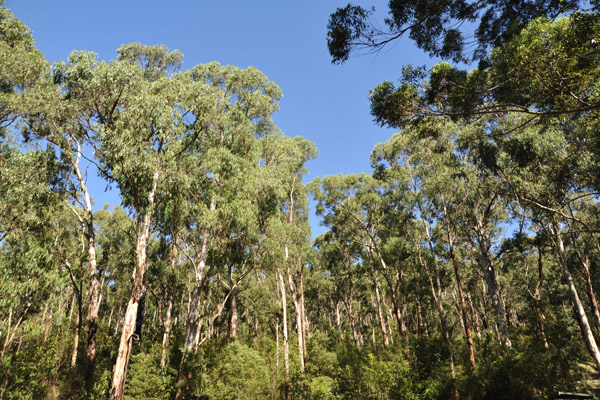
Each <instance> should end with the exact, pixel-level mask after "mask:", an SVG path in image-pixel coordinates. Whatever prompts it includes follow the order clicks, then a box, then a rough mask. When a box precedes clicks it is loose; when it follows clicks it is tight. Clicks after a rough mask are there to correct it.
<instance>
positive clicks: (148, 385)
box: [125, 346, 172, 400]
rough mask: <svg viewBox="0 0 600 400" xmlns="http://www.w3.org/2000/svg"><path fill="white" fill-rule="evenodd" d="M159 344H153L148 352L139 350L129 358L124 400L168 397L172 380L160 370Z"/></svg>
mask: <svg viewBox="0 0 600 400" xmlns="http://www.w3.org/2000/svg"><path fill="white" fill-rule="evenodd" d="M160 354H161V349H160V346H154V347H153V348H151V349H150V350H149V352H148V353H145V352H140V353H138V354H134V355H132V356H131V358H130V362H129V370H128V374H127V382H126V384H125V399H126V400H144V399H157V400H159V399H169V398H170V397H171V395H170V393H169V388H170V387H172V382H171V379H170V377H169V376H165V375H163V374H162V373H161V371H160Z"/></svg>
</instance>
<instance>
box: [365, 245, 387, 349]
mask: <svg viewBox="0 0 600 400" xmlns="http://www.w3.org/2000/svg"><path fill="white" fill-rule="evenodd" d="M369 255H371V252H369ZM369 266H370V267H371V277H372V278H373V285H374V286H375V300H376V301H377V316H378V318H379V326H380V329H381V335H382V336H383V345H384V346H385V347H389V345H390V340H389V338H388V333H387V329H386V327H385V319H384V315H383V309H382V307H381V295H380V293H379V280H378V279H377V274H376V273H375V267H374V266H373V262H372V257H369Z"/></svg>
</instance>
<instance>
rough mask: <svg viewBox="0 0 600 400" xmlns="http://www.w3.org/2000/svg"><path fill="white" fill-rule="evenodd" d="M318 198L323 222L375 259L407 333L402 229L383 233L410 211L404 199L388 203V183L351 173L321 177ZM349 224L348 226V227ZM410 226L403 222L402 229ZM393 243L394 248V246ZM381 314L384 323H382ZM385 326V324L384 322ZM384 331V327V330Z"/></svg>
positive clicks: (316, 189)
mask: <svg viewBox="0 0 600 400" xmlns="http://www.w3.org/2000/svg"><path fill="white" fill-rule="evenodd" d="M312 184H313V185H314V186H313V193H314V196H315V199H316V200H317V202H318V203H317V214H318V215H322V216H323V219H324V221H323V223H324V224H325V225H326V226H330V227H331V229H332V232H339V233H341V234H342V235H341V236H340V238H343V239H342V240H346V241H351V242H356V243H358V244H359V245H360V247H361V248H362V250H363V253H362V255H361V256H362V257H363V258H364V257H365V256H366V257H367V258H371V257H372V258H373V260H375V262H376V263H377V264H379V268H381V273H382V274H383V277H384V279H385V282H386V284H387V289H388V292H389V295H390V301H391V306H392V310H393V315H394V318H395V320H396V323H397V326H398V330H399V332H400V333H401V334H402V336H405V335H406V333H407V332H406V324H405V322H404V318H403V316H402V307H403V305H402V304H401V299H402V297H403V296H402V293H401V290H402V287H401V279H400V277H401V275H402V264H401V261H402V255H401V254H400V255H398V254H394V251H393V250H392V248H393V247H394V243H396V244H397V243H398V242H397V240H396V239H398V237H399V236H400V235H401V234H402V232H401V230H400V231H398V232H395V233H394V235H393V236H390V237H386V236H384V235H382V233H381V230H382V229H383V225H384V224H385V223H386V222H389V221H386V222H384V221H385V219H386V218H388V217H389V218H390V219H391V218H392V217H395V218H400V219H402V218H405V217H407V215H406V214H405V212H406V210H405V209H404V206H405V205H404V204H402V203H401V202H396V203H391V202H390V203H389V204H386V199H385V198H384V196H383V193H382V191H383V190H385V189H384V188H385V183H382V182H378V181H376V180H374V179H373V178H372V177H370V176H369V175H366V174H359V175H347V176H342V175H338V176H327V177H325V178H323V179H320V178H317V179H315V180H314V181H313V183H312ZM346 227H347V228H346ZM405 227H406V226H403V224H400V226H399V228H400V229H403V228H405ZM390 246H391V247H390ZM390 258H393V262H390ZM371 274H372V278H373V283H374V287H375V288H377V287H378V286H379V282H378V279H377V274H376V273H375V271H374V270H373V271H371ZM381 317H382V316H380V324H382V320H381ZM382 326H383V325H382ZM382 333H383V330H382Z"/></svg>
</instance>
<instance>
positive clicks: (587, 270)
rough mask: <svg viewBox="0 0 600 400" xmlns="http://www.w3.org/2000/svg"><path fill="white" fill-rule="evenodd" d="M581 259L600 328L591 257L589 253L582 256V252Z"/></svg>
mask: <svg viewBox="0 0 600 400" xmlns="http://www.w3.org/2000/svg"><path fill="white" fill-rule="evenodd" d="M578 253H579V252H578ZM579 260H580V261H581V266H582V267H583V273H584V275H585V281H586V283H587V295H588V298H589V299H590V305H591V307H592V314H593V315H594V318H595V320H596V321H595V322H596V326H598V328H600V311H599V310H598V301H597V300H596V294H595V293H594V287H593V286H592V276H591V274H590V259H589V257H588V256H587V255H585V256H582V255H581V254H579Z"/></svg>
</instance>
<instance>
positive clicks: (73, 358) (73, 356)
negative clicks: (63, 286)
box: [71, 284, 83, 368]
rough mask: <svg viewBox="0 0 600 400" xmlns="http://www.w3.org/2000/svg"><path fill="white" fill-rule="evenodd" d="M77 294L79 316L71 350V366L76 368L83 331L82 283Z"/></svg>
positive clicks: (76, 320)
mask: <svg viewBox="0 0 600 400" xmlns="http://www.w3.org/2000/svg"><path fill="white" fill-rule="evenodd" d="M75 296H76V297H77V316H76V319H75V334H74V335H73V351H72V352H71V368H75V366H76V365H77V349H78V348H79V333H80V332H81V317H82V313H83V308H82V304H81V303H82V298H81V284H80V286H79V289H78V290H76V292H75Z"/></svg>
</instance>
